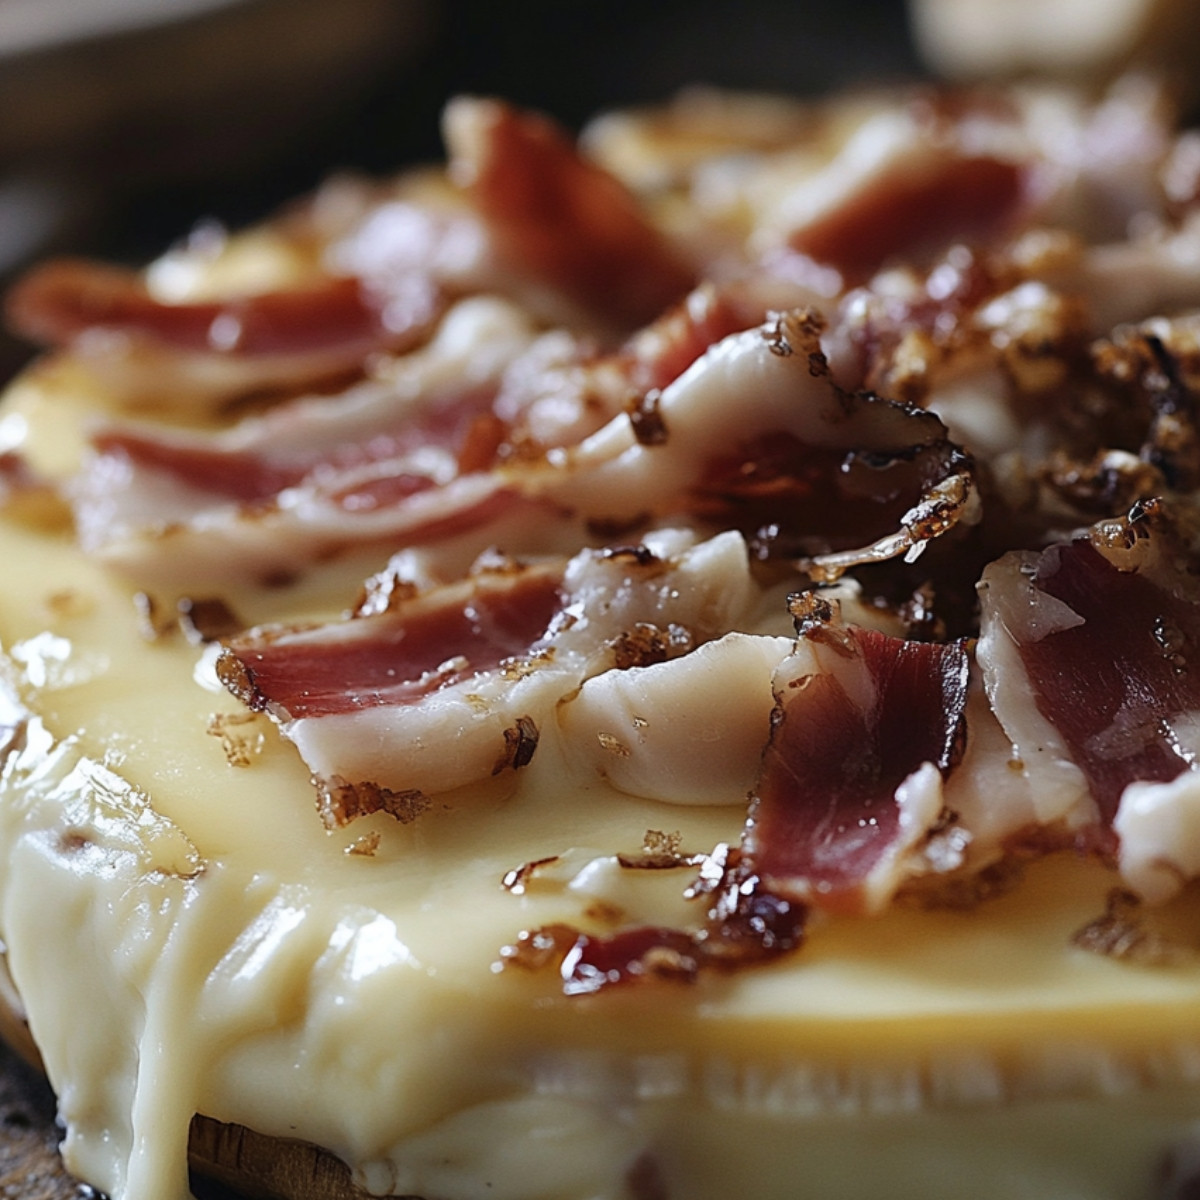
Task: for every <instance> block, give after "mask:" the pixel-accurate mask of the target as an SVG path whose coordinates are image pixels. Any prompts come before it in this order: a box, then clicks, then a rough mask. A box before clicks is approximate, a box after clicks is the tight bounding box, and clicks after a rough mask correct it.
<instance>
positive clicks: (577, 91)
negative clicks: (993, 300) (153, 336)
mask: <svg viewBox="0 0 1200 1200" xmlns="http://www.w3.org/2000/svg"><path fill="white" fill-rule="evenodd" d="M917 70H918V67H917V61H916V56H915V54H914V52H913V49H912V45H911V40H910V37H909V33H908V28H907V24H906V13H905V8H904V4H903V3H902V0H739V2H737V3H730V2H724V0H722V2H716V0H687V2H684V0H555V2H550V0H546V2H541V0H525V2H520V0H509V2H508V3H495V2H489V0H454V2H451V0H3V2H2V3H0V286H2V285H3V284H4V283H6V282H7V281H8V280H10V279H11V278H12V277H13V275H14V273H17V272H19V271H20V269H21V267H22V266H23V265H25V264H27V263H28V262H29V261H31V260H32V259H34V258H37V257H42V256H44V255H47V254H52V253H64V252H70V253H83V254H89V255H98V256H102V257H105V258H113V259H118V260H122V261H127V262H133V263H140V262H142V261H144V260H145V259H147V258H149V257H152V256H154V255H156V254H157V253H159V252H160V251H162V250H163V249H165V248H166V247H167V246H168V245H169V244H171V243H172V242H173V241H174V240H176V239H177V238H179V237H180V236H181V235H182V234H184V233H186V232H187V231H188V229H189V228H190V227H191V226H192V225H193V224H194V223H195V222H196V221H197V220H199V219H201V218H205V217H214V218H216V219H218V220H220V221H222V222H224V223H225V224H227V225H229V226H232V227H237V226H240V225H244V224H246V223H248V222H250V221H253V220H255V219H258V218H260V217H262V216H264V215H266V214H268V213H269V212H270V211H271V210H272V209H274V208H276V207H277V206H278V205H280V204H281V203H283V202H284V201H285V200H286V199H288V198H289V197H291V196H294V195H296V194H299V193H302V192H304V191H307V190H308V189H310V188H312V187H313V186H314V185H315V184H316V183H318V182H319V181H320V180H321V179H322V178H323V177H325V176H326V175H328V174H329V173H330V172H332V171H335V170H341V169H358V170H364V171H368V172H371V173H375V174H378V173H384V172H387V171H390V170H392V169H394V168H396V167H399V166H401V165H403V164H405V163H409V162H413V161H416V160H428V159H437V158H440V157H441V154H442V149H441V144H440V140H439V135H438V114H439V112H440V110H441V108H442V105H443V104H444V102H445V100H446V99H447V98H448V97H449V96H451V95H454V94H455V93H457V92H461V91H469V92H477V93H495V94H501V95H504V96H507V97H509V98H511V99H514V100H516V101H519V102H521V103H523V104H527V105H532V106H535V107H538V108H541V109H543V110H545V111H548V112H550V113H552V114H553V115H555V116H556V117H558V118H559V119H560V120H562V121H564V122H565V123H567V124H568V125H570V126H572V127H578V126H579V125H580V124H582V123H583V121H584V120H586V118H587V117H588V116H590V115H591V114H593V113H595V112H596V111H597V110H599V109H603V108H609V107H613V106H617V105H628V104H637V103H645V102H650V101H655V100H661V99H663V98H665V97H667V96H669V95H671V94H672V93H673V92H675V91H677V90H678V89H679V88H681V87H683V86H686V85H688V84H691V83H697V82H703V83H710V84H717V85H723V86H727V87H736V88H756V89H768V90H773V91H783V92H789V93H801V94H808V95H813V94H817V93H821V92H825V91H828V90H829V89H831V88H833V87H835V86H838V85H840V84H843V83H846V82H850V81H856V80H865V79H872V80H876V79H888V78H891V79H896V78H908V77H911V76H912V75H913V74H915V73H916V72H917ZM22 353H23V350H22V349H21V348H20V347H18V346H17V344H16V343H13V342H11V341H9V342H8V343H6V344H4V345H2V346H0V370H11V369H12V368H13V366H14V365H15V364H16V363H17V362H19V360H20V358H21V356H22Z"/></svg>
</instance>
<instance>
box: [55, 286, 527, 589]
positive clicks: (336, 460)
mask: <svg viewBox="0 0 1200 1200" xmlns="http://www.w3.org/2000/svg"><path fill="white" fill-rule="evenodd" d="M533 337H534V331H533V329H532V328H531V326H530V325H529V323H528V321H527V320H526V319H525V317H524V316H523V315H522V314H521V313H520V312H519V311H517V310H516V309H514V308H512V307H511V306H510V305H507V304H505V303H504V302H502V301H497V300H485V299H482V298H481V299H477V300H470V301H464V302H462V303H461V304H460V305H458V306H457V307H456V308H455V309H453V310H452V311H451V312H450V313H449V314H448V315H447V318H446V319H445V321H444V322H443V323H442V325H441V327H440V329H439V331H438V334H437V337H436V338H435V339H434V341H433V342H432V343H431V344H430V345H429V346H428V347H426V348H424V349H422V350H421V351H419V352H417V353H414V354H412V355H409V356H406V357H405V358H402V359H400V360H397V362H396V363H395V364H394V366H392V367H391V368H390V369H388V370H384V371H381V372H380V373H379V375H378V377H377V378H375V379H374V380H371V381H368V382H366V383H362V384H360V385H358V386H357V387H355V388H353V389H351V390H350V391H348V392H346V393H343V394H341V395H338V396H333V397H312V398H306V399H303V400H300V401H296V402H294V403H292V404H289V405H287V406H284V407H280V408H277V409H275V410H273V411H272V412H270V413H268V414H267V415H266V416H264V417H255V418H250V419H247V420H245V421H243V422H241V423H240V424H238V425H236V426H234V427H233V428H232V429H230V430H228V431H226V432H223V433H219V434H215V435H214V434H211V433H198V432H191V433H189V432H182V431H180V432H175V431H171V432H168V431H165V430H162V429H161V428H157V427H150V426H134V425H129V424H121V425H115V424H114V425H109V426H104V427H101V429H100V430H99V431H97V433H96V434H95V435H94V437H93V447H94V453H93V455H92V457H91V458H90V460H89V461H88V462H87V463H86V464H85V469H84V471H83V473H82V474H81V476H80V477H79V479H78V480H77V481H76V482H75V484H74V486H73V498H74V502H75V509H76V514H77V523H78V528H79V532H80V537H81V540H82V542H83V544H84V546H85V547H86V548H88V549H90V550H93V551H95V552H97V553H99V554H100V555H101V556H103V557H104V558H105V559H106V560H107V561H109V562H111V563H113V564H115V565H118V566H122V567H124V568H125V569H126V570H129V571H132V572H136V573H137V575H138V576H139V578H140V579H142V580H143V581H148V582H152V581H158V582H162V583H163V584H166V585H177V586H186V585H187V584H188V583H189V582H191V581H193V580H196V581H200V580H202V578H203V577H205V576H207V577H208V578H212V577H213V576H217V577H230V576H236V575H239V574H243V575H244V574H251V575H253V576H254V577H258V578H261V577H263V576H264V575H267V574H270V573H271V572H281V571H293V570H295V569H296V568H298V567H300V566H302V565H304V564H306V563H309V562H311V561H312V560H313V559H314V557H317V556H319V555H321V554H323V553H327V552H329V551H330V550H333V549H337V548H339V547H341V546H345V545H347V544H354V543H355V542H358V543H360V544H361V543H364V542H365V543H372V542H386V541H387V540H389V539H390V540H391V541H392V544H393V545H394V544H395V541H396V540H399V539H402V538H403V539H405V540H407V541H408V542H410V543H421V542H428V541H429V540H431V539H432V538H434V537H448V536H452V535H454V534H455V533H457V532H460V531H463V530H468V529H471V528H474V527H476V526H480V525H484V526H490V525H491V524H492V523H494V522H495V521H497V520H504V519H506V518H508V517H509V516H510V515H512V514H513V513H514V512H515V511H516V510H517V509H520V510H521V511H522V512H523V513H524V515H526V516H527V515H528V512H529V508H530V506H529V505H522V504H521V502H520V498H519V497H518V496H516V495H515V494H514V493H513V492H512V491H511V490H510V489H506V487H505V485H504V480H503V479H501V478H500V477H498V476H496V475H493V474H487V473H482V474H481V473H480V472H479V468H480V467H486V466H488V465H490V463H491V459H492V457H493V455H494V452H495V448H496V445H497V442H498V436H497V433H496V432H495V430H496V427H497V426H499V425H500V420H499V418H498V417H497V416H496V414H495V412H494V407H493V405H494V402H495V401H496V399H497V396H498V393H499V390H500V386H501V380H502V377H503V373H504V371H505V369H506V368H507V367H508V366H509V365H510V364H511V363H512V362H513V360H514V359H516V358H517V356H518V355H520V354H522V353H523V352H524V351H526V350H527V349H528V348H529V347H530V345H531V343H532V341H533ZM475 553H478V548H476V549H475V550H474V551H472V552H471V553H470V554H469V555H468V558H467V560H466V561H470V559H471V558H473V557H474V554H475Z"/></svg>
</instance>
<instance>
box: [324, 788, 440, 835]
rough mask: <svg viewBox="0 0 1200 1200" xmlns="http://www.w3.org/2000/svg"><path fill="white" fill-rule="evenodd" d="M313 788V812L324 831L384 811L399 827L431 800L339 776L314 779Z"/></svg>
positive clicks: (410, 791)
mask: <svg viewBox="0 0 1200 1200" xmlns="http://www.w3.org/2000/svg"><path fill="white" fill-rule="evenodd" d="M314 783H315V784H316V788H317V811H318V812H319V813H320V814H321V820H322V821H324V822H325V828H326V829H338V828H341V827H342V826H343V825H348V824H349V823H350V822H351V821H353V820H354V819H355V818H356V817H364V816H368V815H369V814H371V813H374V812H385V813H387V814H388V816H391V817H395V818H396V820H397V821H399V822H400V823H401V824H402V825H404V824H407V823H408V822H409V821H415V820H416V819H417V817H419V816H420V815H421V814H422V813H423V812H425V811H426V810H427V809H428V808H429V806H430V804H431V803H432V801H431V800H430V799H429V797H428V796H426V795H425V794H424V793H423V792H418V791H415V790H408V791H393V790H392V789H391V788H385V787H380V786H379V784H377V783H370V782H363V783H350V782H349V781H348V780H345V779H342V778H341V777H340V776H336V775H335V776H334V777H333V778H332V779H328V780H319V779H318V780H314Z"/></svg>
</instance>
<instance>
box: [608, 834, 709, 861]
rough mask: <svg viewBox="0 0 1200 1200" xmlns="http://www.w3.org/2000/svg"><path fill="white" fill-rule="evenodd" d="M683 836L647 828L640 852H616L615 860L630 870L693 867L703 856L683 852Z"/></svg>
mask: <svg viewBox="0 0 1200 1200" xmlns="http://www.w3.org/2000/svg"><path fill="white" fill-rule="evenodd" d="M682 845H683V837H682V835H681V834H680V833H679V832H678V831H675V832H672V833H664V832H663V831H662V830H660V829H647V830H646V836H645V838H643V839H642V853H641V854H640V855H639V856H637V857H634V856H632V855H627V854H618V855H617V862H619V863H620V864H621V866H623V867H627V868H629V869H630V870H642V871H647V870H648V871H661V870H674V869H675V868H676V867H694V866H696V865H698V864H699V863H700V861H701V859H702V858H703V855H699V854H684V852H683V850H682V848H681V847H682Z"/></svg>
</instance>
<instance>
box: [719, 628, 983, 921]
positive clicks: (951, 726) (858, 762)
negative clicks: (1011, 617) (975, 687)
mask: <svg viewBox="0 0 1200 1200" xmlns="http://www.w3.org/2000/svg"><path fill="white" fill-rule="evenodd" d="M967 680H968V659H967V653H966V649H965V647H964V646H963V645H962V644H961V643H950V644H947V645H932V644H927V643H918V642H906V641H902V640H900V639H897V638H890V637H888V636H887V635H885V634H880V633H876V632H874V631H872V630H867V629H859V628H853V627H846V626H838V625H833V624H829V623H826V622H825V621H817V622H815V623H809V624H808V627H807V630H806V632H805V635H804V636H802V638H801V640H800V642H799V643H798V645H797V647H796V651H795V653H794V654H793V655H792V656H791V657H790V658H789V659H788V660H787V661H785V662H784V663H783V664H781V666H780V667H779V669H778V670H777V672H776V674H775V678H774V683H773V686H774V690H775V697H776V706H775V711H774V714H773V716H772V723H771V738H770V742H769V743H768V745H767V748H766V752H765V754H764V756H763V762H762V769H761V772H760V775H759V779H758V782H757V784H756V786H755V791H754V799H753V801H752V803H751V808H750V815H749V818H748V820H747V824H746V833H745V835H744V838H743V846H742V850H743V854H744V858H745V866H744V868H743V869H746V868H747V867H748V869H749V870H751V871H753V872H754V875H755V877H756V879H757V881H758V882H757V886H758V887H759V888H760V889H761V890H762V891H764V892H765V893H768V894H770V895H774V896H779V897H783V898H786V899H790V900H793V901H796V900H799V901H802V902H804V903H808V904H813V905H816V906H819V907H822V908H825V909H829V910H832V911H842V912H845V911H851V912H853V911H862V910H865V911H878V910H879V909H881V908H882V907H884V906H885V905H886V904H887V903H888V902H889V901H890V899H891V897H892V895H893V894H894V892H895V890H896V888H897V887H898V886H899V884H900V882H902V881H903V878H904V876H905V870H904V865H903V858H904V855H905V854H906V853H907V852H908V851H909V850H911V849H912V848H913V847H914V846H915V845H916V844H917V843H918V842H920V841H921V840H922V839H923V838H924V837H925V836H926V835H927V834H928V833H929V831H930V830H931V829H932V828H933V826H934V825H935V823H936V822H937V820H938V818H939V817H940V816H941V813H942V807H943V801H942V775H943V773H946V772H948V771H949V770H950V769H951V767H952V766H953V765H954V764H955V763H956V762H957V761H958V758H959V756H960V754H961V750H962V743H963V737H964V732H965V728H964V712H965V709H966V702H967Z"/></svg>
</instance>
